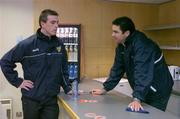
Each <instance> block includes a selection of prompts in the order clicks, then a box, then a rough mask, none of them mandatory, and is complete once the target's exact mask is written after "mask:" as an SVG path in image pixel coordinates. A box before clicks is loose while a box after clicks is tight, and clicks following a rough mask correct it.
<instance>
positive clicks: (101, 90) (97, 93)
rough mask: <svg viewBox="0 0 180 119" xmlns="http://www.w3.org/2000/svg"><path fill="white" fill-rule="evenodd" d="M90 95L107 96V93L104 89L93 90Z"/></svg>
mask: <svg viewBox="0 0 180 119" xmlns="http://www.w3.org/2000/svg"><path fill="white" fill-rule="evenodd" d="M90 93H91V94H92V95H105V94H106V93H107V91H106V90H104V89H93V90H92V91H90Z"/></svg>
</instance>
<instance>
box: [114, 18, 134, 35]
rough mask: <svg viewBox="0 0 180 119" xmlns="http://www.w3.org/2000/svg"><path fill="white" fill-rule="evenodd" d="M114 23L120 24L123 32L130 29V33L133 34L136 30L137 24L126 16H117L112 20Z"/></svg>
mask: <svg viewBox="0 0 180 119" xmlns="http://www.w3.org/2000/svg"><path fill="white" fill-rule="evenodd" d="M112 24H113V25H117V26H119V27H120V30H121V31H122V32H123V33H124V32H126V31H128V30H129V31H130V34H132V33H133V32H134V31H135V25H134V23H133V21H132V20H131V19H130V18H128V17H126V16H123V17H118V18H116V19H115V20H113V21H112Z"/></svg>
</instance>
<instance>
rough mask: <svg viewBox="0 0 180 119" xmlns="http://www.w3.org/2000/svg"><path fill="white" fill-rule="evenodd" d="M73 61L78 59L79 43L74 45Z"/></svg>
mask: <svg viewBox="0 0 180 119" xmlns="http://www.w3.org/2000/svg"><path fill="white" fill-rule="evenodd" d="M73 61H74V62H77V61H78V49H77V45H75V46H74V52H73Z"/></svg>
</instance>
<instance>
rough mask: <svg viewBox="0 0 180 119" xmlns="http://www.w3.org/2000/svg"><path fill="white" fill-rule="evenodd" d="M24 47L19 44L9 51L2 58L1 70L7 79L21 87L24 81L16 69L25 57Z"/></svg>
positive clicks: (0, 62) (0, 61)
mask: <svg viewBox="0 0 180 119" xmlns="http://www.w3.org/2000/svg"><path fill="white" fill-rule="evenodd" d="M23 52H24V48H23V46H22V45H20V44H18V45H16V46H15V47H14V48H12V49H11V50H10V51H9V52H7V53H6V54H5V55H4V56H3V57H2V58H1V60H0V65H1V70H2V72H3V74H4V76H5V77H6V79H7V80H8V81H9V82H10V83H11V84H12V85H13V86H15V87H17V88H18V87H19V86H20V85H21V83H22V81H23V79H22V78H20V77H18V72H17V71H16V70H15V68H16V64H15V63H20V62H21V61H22V59H23Z"/></svg>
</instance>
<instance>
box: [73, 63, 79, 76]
mask: <svg viewBox="0 0 180 119" xmlns="http://www.w3.org/2000/svg"><path fill="white" fill-rule="evenodd" d="M74 78H75V79H77V78H78V65H77V64H75V65H74Z"/></svg>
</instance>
